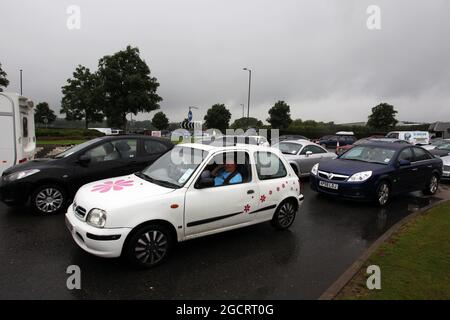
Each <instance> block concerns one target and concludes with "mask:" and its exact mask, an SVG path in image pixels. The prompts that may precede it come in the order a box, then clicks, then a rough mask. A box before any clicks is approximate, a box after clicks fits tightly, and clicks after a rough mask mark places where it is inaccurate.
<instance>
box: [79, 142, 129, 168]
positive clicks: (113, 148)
mask: <svg viewBox="0 0 450 320" xmlns="http://www.w3.org/2000/svg"><path fill="white" fill-rule="evenodd" d="M136 149H137V139H120V140H115V141H108V142H105V143H102V144H101V145H99V146H97V147H94V148H92V149H89V150H88V151H86V152H85V155H87V156H89V158H90V159H91V162H92V163H96V162H104V161H113V160H118V159H132V158H134V157H136Z"/></svg>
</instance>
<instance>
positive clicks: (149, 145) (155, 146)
mask: <svg viewBox="0 0 450 320" xmlns="http://www.w3.org/2000/svg"><path fill="white" fill-rule="evenodd" d="M166 150H167V147H166V146H165V145H164V144H163V143H161V142H159V141H155V140H149V139H144V153H145V154H155V153H164V152H166Z"/></svg>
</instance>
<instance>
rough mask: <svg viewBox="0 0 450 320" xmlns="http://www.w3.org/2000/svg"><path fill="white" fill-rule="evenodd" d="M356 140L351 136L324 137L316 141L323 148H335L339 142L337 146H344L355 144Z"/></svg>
mask: <svg viewBox="0 0 450 320" xmlns="http://www.w3.org/2000/svg"><path fill="white" fill-rule="evenodd" d="M355 141H356V138H355V136H352V135H333V136H324V137H322V138H320V139H319V141H317V144H320V145H321V146H322V147H323V148H336V147H337V144H338V142H339V146H341V147H342V146H346V145H350V144H353V143H355Z"/></svg>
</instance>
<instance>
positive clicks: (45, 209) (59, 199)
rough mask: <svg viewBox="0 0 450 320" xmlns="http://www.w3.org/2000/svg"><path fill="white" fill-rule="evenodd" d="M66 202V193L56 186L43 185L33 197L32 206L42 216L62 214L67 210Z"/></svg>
mask: <svg viewBox="0 0 450 320" xmlns="http://www.w3.org/2000/svg"><path fill="white" fill-rule="evenodd" d="M66 202H67V194H66V191H65V190H64V188H62V187H61V186H58V185H56V184H45V185H42V186H40V187H38V188H37V189H36V190H35V191H34V192H33V194H32V195H31V205H32V207H33V208H34V210H35V211H36V212H38V213H40V214H45V215H48V214H55V213H60V212H61V211H63V210H64V209H65V205H66Z"/></svg>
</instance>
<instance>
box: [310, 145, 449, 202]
mask: <svg viewBox="0 0 450 320" xmlns="http://www.w3.org/2000/svg"><path fill="white" fill-rule="evenodd" d="M310 176H311V179H310V185H311V188H312V189H313V190H314V191H316V192H319V193H324V194H329V195H335V196H339V197H344V198H349V199H354V200H363V201H376V202H377V203H378V204H379V205H380V206H384V205H385V204H386V203H387V202H388V200H389V198H390V197H391V196H393V195H397V194H400V193H405V192H412V191H419V190H421V191H423V192H424V193H425V194H430V195H431V194H434V193H436V191H437V190H438V186H439V181H440V179H441V176H442V160H441V159H438V158H435V157H434V156H433V155H432V154H430V153H429V152H428V151H427V150H425V149H423V148H421V147H417V146H413V145H406V144H400V143H399V144H396V143H380V142H377V143H365V144H360V145H357V146H355V147H353V148H352V149H350V150H348V151H347V152H345V153H343V154H342V155H340V156H339V157H338V158H337V159H333V160H328V161H324V162H320V163H318V164H316V165H315V166H314V167H313V168H312V170H311V174H310Z"/></svg>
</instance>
